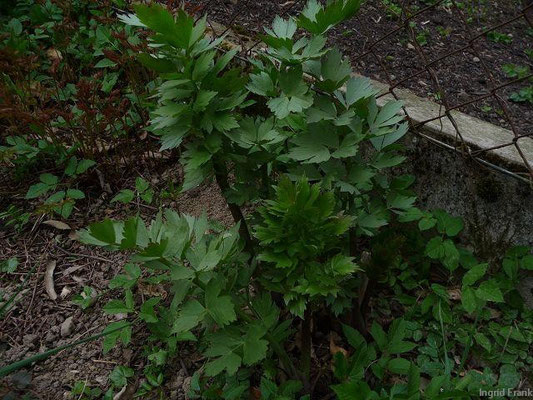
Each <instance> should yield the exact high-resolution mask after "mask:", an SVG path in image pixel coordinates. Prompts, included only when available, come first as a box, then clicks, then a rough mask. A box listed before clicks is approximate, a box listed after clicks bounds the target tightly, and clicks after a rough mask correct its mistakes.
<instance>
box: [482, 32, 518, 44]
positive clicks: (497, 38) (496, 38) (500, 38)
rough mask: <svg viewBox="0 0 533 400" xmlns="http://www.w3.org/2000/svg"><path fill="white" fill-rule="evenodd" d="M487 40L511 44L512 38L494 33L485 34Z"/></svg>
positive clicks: (504, 34)
mask: <svg viewBox="0 0 533 400" xmlns="http://www.w3.org/2000/svg"><path fill="white" fill-rule="evenodd" d="M487 38H488V39H489V40H490V41H491V42H494V43H503V44H511V43H512V42H513V37H512V36H511V35H508V34H506V33H500V32H496V31H490V32H487Z"/></svg>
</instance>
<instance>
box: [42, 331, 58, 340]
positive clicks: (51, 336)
mask: <svg viewBox="0 0 533 400" xmlns="http://www.w3.org/2000/svg"><path fill="white" fill-rule="evenodd" d="M56 337H57V335H56V334H55V333H54V332H52V331H48V333H47V334H46V336H45V337H44V341H45V342H46V343H51V342H53V341H54V340H56Z"/></svg>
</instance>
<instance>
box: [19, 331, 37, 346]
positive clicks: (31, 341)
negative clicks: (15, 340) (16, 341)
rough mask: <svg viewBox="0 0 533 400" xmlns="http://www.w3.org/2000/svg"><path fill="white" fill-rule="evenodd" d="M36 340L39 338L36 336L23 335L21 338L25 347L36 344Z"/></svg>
mask: <svg viewBox="0 0 533 400" xmlns="http://www.w3.org/2000/svg"><path fill="white" fill-rule="evenodd" d="M38 339H39V337H38V336H37V335H34V334H27V335H24V337H23V338H22V341H23V342H24V344H25V345H29V344H34V343H36V342H37V341H38Z"/></svg>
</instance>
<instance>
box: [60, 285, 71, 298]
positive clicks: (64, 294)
mask: <svg viewBox="0 0 533 400" xmlns="http://www.w3.org/2000/svg"><path fill="white" fill-rule="evenodd" d="M70 293H71V290H70V289H69V287H68V286H65V287H64V288H63V289H62V290H61V294H60V295H59V297H61V298H62V299H64V298H65V297H67V296H68V295H69V294H70Z"/></svg>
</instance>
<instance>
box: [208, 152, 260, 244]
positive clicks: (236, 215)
mask: <svg viewBox="0 0 533 400" xmlns="http://www.w3.org/2000/svg"><path fill="white" fill-rule="evenodd" d="M213 168H214V171H215V178H216V181H217V184H218V187H219V188H220V191H221V192H222V195H223V196H224V199H226V196H225V194H224V193H226V191H228V190H229V189H230V186H229V183H228V169H227V168H226V164H225V163H224V161H223V160H222V159H221V158H220V157H219V156H218V155H216V154H215V155H214V156H213ZM226 204H227V205H228V207H229V210H230V212H231V216H232V217H233V220H234V221H235V223H239V224H240V225H239V233H240V235H241V237H242V238H243V239H244V245H245V250H246V251H247V252H249V253H252V250H253V247H254V246H253V241H252V236H251V235H250V231H249V230H248V225H247V223H246V220H245V218H244V215H243V213H242V211H241V208H240V207H239V206H238V205H237V204H235V203H230V202H229V201H228V200H227V199H226Z"/></svg>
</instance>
